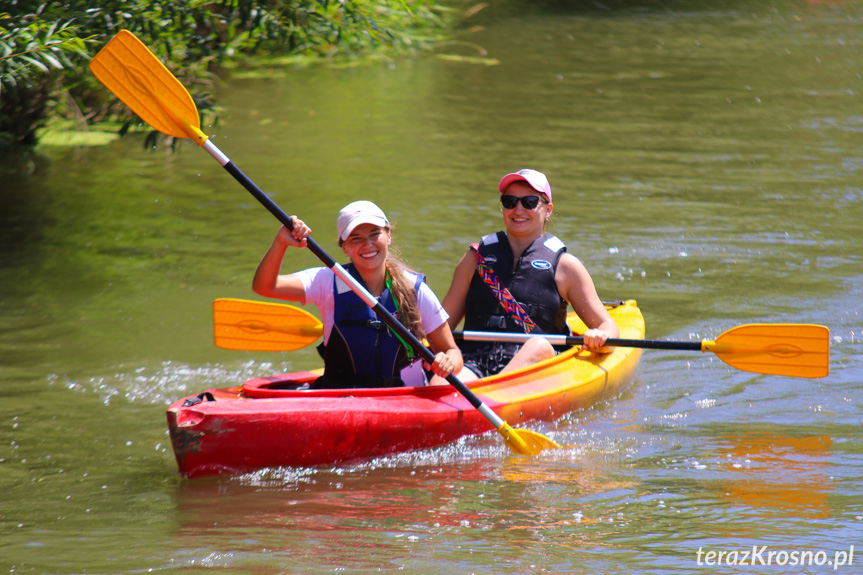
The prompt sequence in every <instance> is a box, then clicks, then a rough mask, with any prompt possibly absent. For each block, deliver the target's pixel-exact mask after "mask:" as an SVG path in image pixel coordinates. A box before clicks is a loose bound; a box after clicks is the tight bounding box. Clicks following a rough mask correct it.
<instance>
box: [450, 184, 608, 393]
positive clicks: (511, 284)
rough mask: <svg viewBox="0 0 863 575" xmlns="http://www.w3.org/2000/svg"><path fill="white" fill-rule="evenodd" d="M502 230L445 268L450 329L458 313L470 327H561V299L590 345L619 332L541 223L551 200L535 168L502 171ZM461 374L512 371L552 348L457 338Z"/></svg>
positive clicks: (582, 272)
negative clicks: (450, 269) (448, 270)
mask: <svg viewBox="0 0 863 575" xmlns="http://www.w3.org/2000/svg"><path fill="white" fill-rule="evenodd" d="M498 190H499V191H500V194H501V196H500V203H501V211H502V212H503V222H504V225H505V226H506V231H505V232H503V231H501V232H497V233H495V234H490V235H487V236H485V237H484V238H482V240H481V242H480V243H479V244H472V245H471V247H470V248H469V249H468V250H467V252H466V253H465V255H464V256H463V257H462V258H461V260H460V261H459V263H458V265H457V266H456V269H455V272H454V273H453V279H452V284H451V285H450V288H449V291H448V292H447V294H446V297H444V300H443V306H444V309H446V311H447V313H448V314H449V320H448V322H449V325H450V327H451V328H452V329H455V327H456V326H458V324H459V322H460V321H461V320H462V318H464V320H465V323H464V329H465V330H475V331H497V332H520V333H550V334H566V335H569V327H568V326H567V324H566V313H567V303H569V304H571V305H572V308H573V309H574V310H575V312H576V313H577V314H578V316H579V317H580V318H581V319H582V321H584V323H585V324H586V325H587V326H588V328H589V329H588V330H587V332H585V333H584V334H582V335H583V336H584V347H585V348H587V349H589V350H593V351H598V352H608V351H610V349H608V348H604V347H603V345H604V344H605V341H606V340H607V339H608V338H609V337H612V338H615V337H619V336H620V330H619V329H618V327H617V324H616V323H615V322H614V320H613V319H612V318H611V316H610V315H609V314H608V311H607V310H606V309H605V305H604V304H603V303H602V301H601V300H600V299H599V296H598V295H597V293H596V288H595V287H594V285H593V280H592V279H591V278H590V274H589V273H588V272H587V269H585V267H584V265H582V263H581V262H580V261H579V260H578V259H577V258H575V257H574V256H573V255H571V254H569V253H566V246H565V245H564V243H563V242H562V241H561V240H560V239H559V238H557V237H556V236H554V235H552V234H550V233H546V231H545V228H546V225H547V223H548V219H549V218H550V217H551V214H552V211H553V209H554V205H553V204H552V203H551V197H552V195H551V186H550V185H549V184H548V179H547V178H546V177H545V175H544V174H543V173H541V172H537V171H536V170H529V169H525V170H519V171H518V172H513V173H511V174H507V175H505V176H504V177H503V178H502V179H501V180H500V183H499V184H498ZM461 349H462V353H463V356H464V365H465V369H464V370H462V372H461V373H459V372H456V375H458V377H459V378H460V379H462V380H463V381H470V380H471V379H474V378H475V377H485V376H488V375H493V374H496V373H500V372H502V371H512V370H514V369H518V368H520V367H524V366H526V365H530V364H532V363H536V362H538V361H542V360H544V359H548V358H549V357H552V356H553V355H554V354H555V351H554V348H553V347H552V346H551V344H549V343H548V340H546V339H544V338H541V337H536V338H531V339H530V340H528V341H527V343H525V344H524V345H523V346H519V345H518V344H512V343H500V342H464V343H463V344H462V346H461Z"/></svg>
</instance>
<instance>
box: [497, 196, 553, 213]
mask: <svg viewBox="0 0 863 575" xmlns="http://www.w3.org/2000/svg"><path fill="white" fill-rule="evenodd" d="M540 200H542V203H543V204H547V203H548V202H546V201H545V200H543V199H542V198H540V197H539V196H524V197H521V198H519V197H518V196H510V195H506V196H501V197H500V205H502V206H503V207H504V208H506V209H508V210H511V209H513V208H515V207H516V206H517V205H518V202H519V201H521V205H522V206H523V207H524V209H526V210H532V209H534V208H535V207H536V206H538V205H539V202H540Z"/></svg>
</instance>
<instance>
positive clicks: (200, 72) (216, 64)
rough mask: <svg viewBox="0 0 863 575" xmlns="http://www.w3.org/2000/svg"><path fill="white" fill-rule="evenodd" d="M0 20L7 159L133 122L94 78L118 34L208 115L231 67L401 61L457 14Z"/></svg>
mask: <svg viewBox="0 0 863 575" xmlns="http://www.w3.org/2000/svg"><path fill="white" fill-rule="evenodd" d="M0 10H2V12H0V151H2V150H4V149H9V148H12V147H25V148H27V147H32V146H34V145H35V144H36V143H37V142H38V139H39V136H40V134H41V132H42V130H43V129H44V127H45V126H46V124H47V123H48V122H53V121H56V120H57V119H58V118H65V119H67V120H68V121H70V122H74V125H75V127H76V129H78V130H81V131H86V130H87V129H88V127H89V126H92V125H93V124H94V123H97V122H105V121H113V122H117V123H118V124H119V125H122V126H124V127H128V126H129V125H131V124H132V123H133V122H134V121H135V118H134V117H132V116H131V115H130V112H128V110H127V109H126V108H125V106H123V105H122V104H119V103H118V102H117V100H116V99H115V98H114V97H113V96H112V95H111V94H110V93H109V92H108V91H107V90H105V89H104V88H103V87H102V86H101V85H100V84H99V83H98V81H97V80H96V79H95V78H94V77H93V76H92V75H91V74H90V72H89V69H88V68H87V64H88V62H89V60H90V58H92V56H93V55H94V54H95V53H96V52H97V51H98V50H99V49H100V48H101V47H102V46H103V45H104V44H105V42H107V41H108V40H109V39H110V38H111V37H112V36H113V35H114V34H116V33H117V32H118V31H120V30H121V29H127V30H129V31H131V32H133V33H134V34H135V35H137V36H138V37H139V38H141V40H142V41H143V42H144V43H145V44H146V45H147V46H148V47H149V48H150V49H151V50H153V52H154V53H155V54H156V56H158V57H159V59H160V60H162V61H163V62H164V63H165V64H166V66H167V67H168V68H169V69H170V70H171V71H172V72H173V73H174V74H175V75H176V76H177V77H178V78H179V79H180V80H181V81H182V82H183V84H184V85H185V86H187V87H188V88H189V90H190V92H191V93H192V95H193V97H194V98H195V100H196V102H197V103H198V104H199V109H201V110H206V109H208V108H209V107H210V98H209V92H210V86H211V85H212V82H213V79H214V78H215V77H216V76H217V75H219V74H224V73H225V70H226V69H228V68H230V67H236V66H238V65H240V64H242V65H243V66H244V67H246V66H249V65H253V64H252V63H253V62H259V61H267V62H268V63H270V64H271V63H272V62H274V61H285V59H290V58H293V59H294V60H296V59H299V58H305V59H312V60H317V59H350V58H364V57H369V56H383V57H386V58H393V57H398V56H403V55H406V54H411V53H415V52H417V51H422V50H424V49H427V48H428V47H430V46H431V45H433V44H435V43H437V42H440V41H442V40H444V39H445V35H446V33H447V29H448V27H449V25H450V14H451V12H450V11H449V10H448V9H446V8H445V7H444V6H443V5H441V4H440V3H439V2H438V1H436V0H263V1H256V2H255V1H250V0H164V1H150V0H102V2H99V3H98V5H95V3H93V2H88V1H84V0H66V1H57V2H46V1H44V0H42V1H32V0H11V3H9V4H7V5H6V6H5V7H4V8H2V9H0Z"/></svg>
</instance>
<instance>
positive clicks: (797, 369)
mask: <svg viewBox="0 0 863 575" xmlns="http://www.w3.org/2000/svg"><path fill="white" fill-rule="evenodd" d="M701 349H702V351H705V352H706V351H710V352H713V353H715V354H716V356H717V357H718V358H719V359H721V360H722V361H724V362H725V363H727V364H728V365H731V366H733V367H736V368H737V369H741V370H743V371H751V372H754V373H767V374H772V375H786V376H791V377H807V378H818V377H825V376H826V375H827V374H828V373H830V330H829V329H828V328H826V327H825V326H823V325H812V324H790V323H787V324H786V323H773V324H751V325H741V326H739V327H735V328H734V329H730V330H728V331H726V332H725V333H723V334H722V335H720V336H719V337H718V338H716V341H705V342H703V343H702V347H701Z"/></svg>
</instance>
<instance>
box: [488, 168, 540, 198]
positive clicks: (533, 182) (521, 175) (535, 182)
mask: <svg viewBox="0 0 863 575" xmlns="http://www.w3.org/2000/svg"><path fill="white" fill-rule="evenodd" d="M519 181H523V182H527V184H528V185H529V186H530V187H531V188H533V189H534V190H536V191H537V192H540V193H542V194H545V197H546V198H548V201H549V202H550V201H551V186H550V185H549V184H548V178H546V177H545V174H543V173H542V172H537V171H536V170H530V169H524V170H519V171H517V172H513V173H511V174H507V175H505V176H504V177H503V178H501V180H500V183H499V184H498V185H497V189H498V190H500V193H501V194H502V193H504V191H506V188H507V187H508V186H509V185H510V184H511V183H513V182H519Z"/></svg>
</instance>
